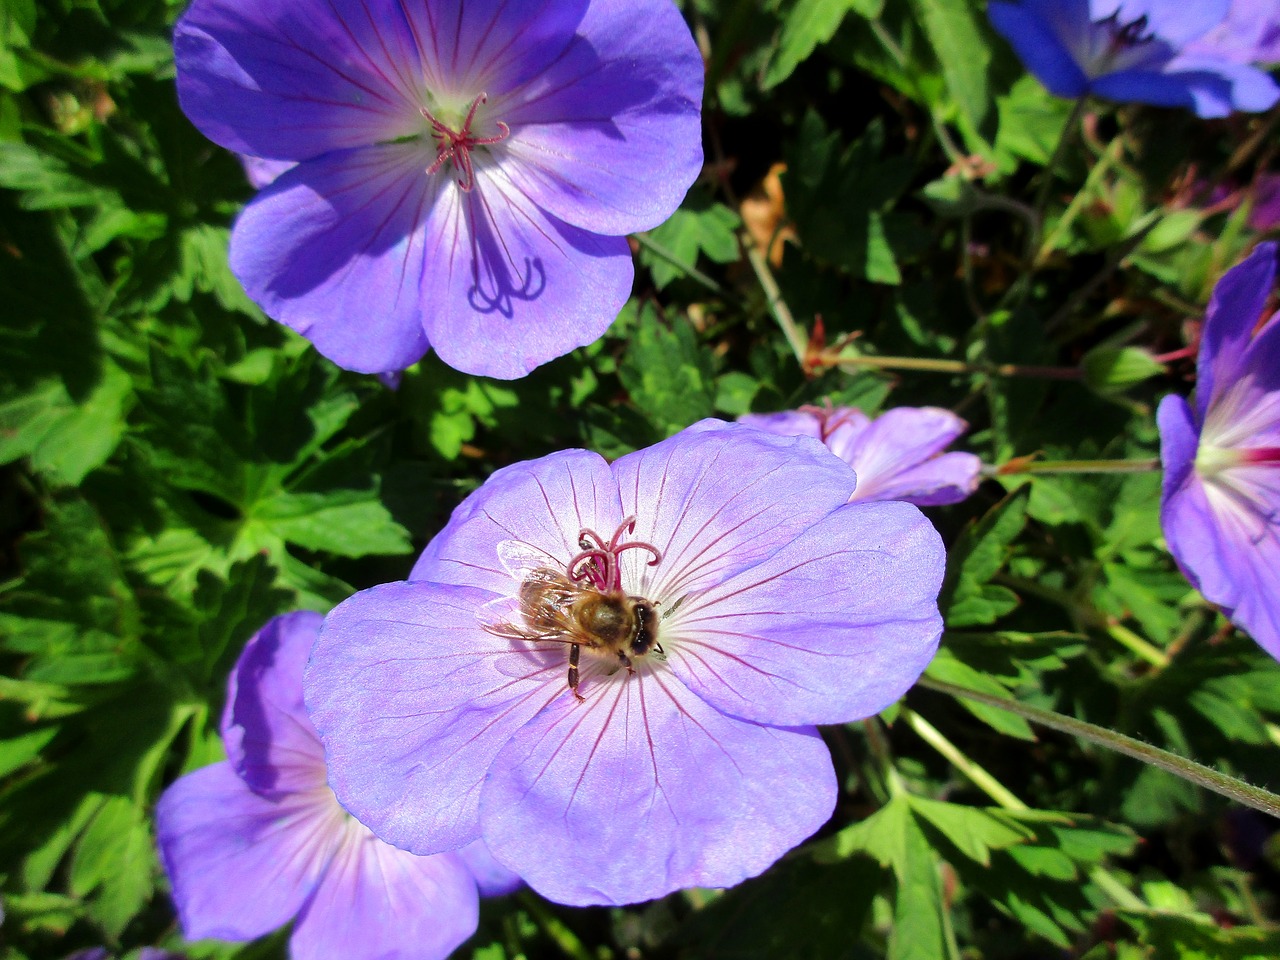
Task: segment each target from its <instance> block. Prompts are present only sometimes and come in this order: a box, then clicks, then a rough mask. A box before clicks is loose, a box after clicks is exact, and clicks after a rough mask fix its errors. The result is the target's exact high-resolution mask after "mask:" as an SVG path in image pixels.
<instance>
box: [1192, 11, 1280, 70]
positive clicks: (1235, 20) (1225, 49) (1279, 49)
mask: <svg viewBox="0 0 1280 960" xmlns="http://www.w3.org/2000/svg"><path fill="white" fill-rule="evenodd" d="M1187 51H1188V52H1189V53H1194V54H1208V55H1210V56H1214V55H1216V56H1221V57H1225V58H1227V59H1228V60H1232V61H1234V62H1236V63H1276V62H1278V61H1280V3H1277V2H1276V0H1231V9H1230V10H1229V11H1228V12H1227V17H1226V19H1225V20H1223V21H1222V23H1220V24H1219V25H1218V26H1216V27H1214V28H1213V29H1212V30H1210V31H1209V32H1208V33H1206V34H1205V35H1204V36H1202V37H1201V38H1200V39H1198V40H1195V41H1193V42H1192V43H1190V44H1189V45H1188V46H1187Z"/></svg>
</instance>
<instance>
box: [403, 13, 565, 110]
mask: <svg viewBox="0 0 1280 960" xmlns="http://www.w3.org/2000/svg"><path fill="white" fill-rule="evenodd" d="M588 5H589V3H588V0H520V2H519V3H512V2H510V0H447V2H440V0H433V2H431V3H421V2H419V3H408V4H406V3H403V2H400V3H398V4H397V6H398V7H399V10H398V12H397V16H400V17H403V18H404V20H405V21H406V22H407V23H408V25H409V29H410V31H411V32H412V34H413V36H414V38H415V39H416V41H417V46H418V51H419V55H420V57H421V60H422V64H423V75H422V78H423V84H424V85H425V87H426V88H427V90H428V91H429V92H430V94H431V96H432V98H433V99H435V100H437V101H439V100H446V101H449V100H452V101H454V103H453V106H454V107H455V109H456V108H461V109H462V110H463V112H464V113H465V109H466V105H467V104H469V103H470V102H471V100H472V99H473V98H474V97H475V96H476V95H477V94H480V93H487V94H488V95H489V98H490V103H493V102H494V101H495V100H497V101H500V100H501V98H502V97H503V96H505V95H506V94H507V93H508V92H509V91H511V90H512V89H516V88H518V87H519V86H520V85H521V84H523V83H525V82H526V81H527V80H528V79H529V78H530V77H533V76H537V75H538V74H541V73H543V72H544V71H545V70H547V69H548V67H549V66H551V65H552V64H553V63H555V62H556V61H557V60H559V58H560V57H561V56H563V55H564V51H565V48H566V47H567V46H568V45H569V43H570V42H571V41H572V40H573V37H574V34H575V32H576V31H577V29H578V26H579V24H580V23H581V22H582V17H583V14H584V13H586V11H587V8H588ZM498 119H501V117H499V118H498Z"/></svg>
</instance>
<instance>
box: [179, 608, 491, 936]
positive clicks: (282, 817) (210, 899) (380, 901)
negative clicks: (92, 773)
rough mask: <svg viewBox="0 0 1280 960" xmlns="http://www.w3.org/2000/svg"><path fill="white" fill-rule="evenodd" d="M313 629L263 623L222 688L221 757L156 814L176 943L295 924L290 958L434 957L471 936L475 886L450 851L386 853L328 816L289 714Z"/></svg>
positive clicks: (297, 620) (320, 767)
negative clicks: (178, 936)
mask: <svg viewBox="0 0 1280 960" xmlns="http://www.w3.org/2000/svg"><path fill="white" fill-rule="evenodd" d="M320 619H321V618H320V616H319V614H314V613H294V614H289V615H287V616H283V617H277V618H276V619H274V620H272V621H271V622H270V623H268V624H267V625H266V626H265V627H264V628H263V629H262V630H261V631H260V632H259V633H258V634H257V635H256V636H254V637H253V639H251V640H250V641H249V644H248V646H246V647H245V650H244V653H242V654H241V656H240V660H239V662H238V663H237V664H236V668H235V670H234V671H232V674H231V678H230V681H229V682H228V691H227V706H226V710H225V712H224V713H223V717H222V738H223V742H224V744H225V745H226V748H227V757H228V759H227V760H226V761H224V762H222V763H215V764H213V765H212V766H209V767H204V768H202V769H200V770H197V771H195V772H194V773H189V774H187V775H186V776H185V777H183V778H182V779H180V780H178V781H177V782H176V783H174V784H173V785H172V786H171V787H169V789H168V790H166V791H165V793H164V795H163V796H162V797H161V798H160V802H159V804H158V805H157V807H156V833H157V837H158V840H159V845H160V856H161V859H162V861H163V863H164V867H165V870H166V872H167V873H168V875H169V881H170V883H171V885H172V888H173V900H174V903H175V905H176V906H177V910H178V918H179V920H180V921H181V922H182V929H183V933H184V934H185V935H186V936H187V937H188V938H190V939H200V938H204V937H216V938H218V939H222V940H251V939H254V938H256V937H259V936H262V935H263V934H266V933H269V932H271V931H272V930H275V929H276V928H277V927H279V926H281V925H283V924H285V923H287V922H288V921H290V920H295V924H294V928H293V934H292V936H291V937H290V940H289V944H290V954H291V956H292V957H293V960H330V958H333V957H339V956H340V957H343V958H346V960H430V958H441V957H445V956H447V955H448V954H449V953H450V951H452V950H453V949H454V947H456V946H458V944H460V943H462V941H464V940H466V939H467V937H469V936H470V935H471V934H472V933H473V932H474V931H475V929H476V920H477V900H478V898H477V893H476V881H475V879H474V878H473V876H472V874H471V872H470V871H469V870H468V869H467V866H466V865H465V862H464V859H463V857H462V856H460V855H459V854H458V853H442V854H440V855H438V856H433V857H415V856H414V855H413V854H411V853H406V852H405V851H403V850H397V849H396V848H395V847H392V846H390V845H389V844H386V843H383V842H382V841H381V840H379V839H378V838H377V837H375V836H374V835H373V834H372V833H370V832H369V830H368V828H367V827H365V826H363V825H362V824H360V823H358V822H357V821H355V820H353V819H352V818H351V817H350V816H349V815H348V814H347V813H346V811H345V810H343V809H342V807H340V806H339V805H338V801H337V800H336V799H335V798H334V795H333V791H332V790H330V789H329V786H328V784H327V783H326V782H325V764H324V753H323V750H322V748H321V746H320V741H319V740H318V739H317V737H316V732H315V728H314V727H312V726H311V722H310V720H308V719H307V715H306V712H305V710H304V709H303V706H302V671H303V666H304V665H305V663H306V660H307V656H308V654H309V653H310V651H311V646H312V644H313V642H314V641H315V638H316V634H317V632H318V631H319V629H320Z"/></svg>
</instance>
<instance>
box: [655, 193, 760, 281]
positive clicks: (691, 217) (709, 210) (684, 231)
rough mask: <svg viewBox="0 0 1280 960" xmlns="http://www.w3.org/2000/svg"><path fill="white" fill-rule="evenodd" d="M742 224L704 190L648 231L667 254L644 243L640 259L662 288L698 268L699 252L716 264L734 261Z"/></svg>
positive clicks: (691, 195) (686, 200)
mask: <svg viewBox="0 0 1280 960" xmlns="http://www.w3.org/2000/svg"><path fill="white" fill-rule="evenodd" d="M741 224H742V220H741V219H740V218H739V217H738V215H737V214H736V213H734V212H733V211H732V210H730V209H729V208H728V207H726V206H725V205H724V204H722V203H713V202H712V201H711V200H710V199H709V198H707V196H706V195H705V194H703V193H701V192H698V193H693V194H690V195H689V196H688V197H686V198H685V201H684V203H682V204H681V205H680V208H679V209H678V210H676V212H675V213H673V214H672V215H671V217H670V218H669V219H668V220H667V221H666V222H665V223H663V224H662V225H661V226H658V227H655V228H654V229H653V230H650V231H649V233H648V234H647V237H648V239H649V241H651V242H652V244H653V245H655V246H656V247H658V248H660V249H661V250H662V251H663V252H664V253H665V254H666V256H661V255H659V254H658V253H656V252H654V250H653V249H652V248H651V247H649V246H646V245H644V244H642V245H641V247H640V262H641V263H644V264H645V265H646V266H648V268H649V273H650V275H651V276H652V277H653V282H654V285H655V286H656V287H657V288H658V289H659V290H661V289H662V288H663V287H665V286H666V285H667V284H669V283H670V282H671V281H672V280H676V279H679V278H680V277H683V276H685V275H686V274H687V273H688V269H689V268H691V267H692V268H696V267H697V265H698V256H699V255H700V254H701V255H703V256H706V257H707V258H708V259H710V260H713V261H714V262H716V263H733V262H734V261H735V260H737V259H738V258H739V257H740V256H741V252H740V251H739V249H738V235H737V229H738V227H739V226H741ZM673 260H674V261H675V262H674V263H673V262H672V261H673ZM682 267H683V269H682Z"/></svg>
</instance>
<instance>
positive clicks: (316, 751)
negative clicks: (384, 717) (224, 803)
mask: <svg viewBox="0 0 1280 960" xmlns="http://www.w3.org/2000/svg"><path fill="white" fill-rule="evenodd" d="M321 619H322V618H321V616H320V614H318V613H313V612H311V611H299V612H297V613H290V614H285V615H284V616H281V617H276V618H275V619H273V620H272V621H271V622H270V623H268V624H267V625H266V626H265V627H263V628H262V629H261V630H260V631H258V632H257V633H256V634H254V635H253V637H252V638H250V640H249V642H248V643H247V644H246V645H245V648H244V652H243V653H241V654H240V659H239V660H238V661H236V666H235V669H234V670H232V671H231V677H230V679H229V680H228V682H227V704H226V708H225V709H224V711H223V714H222V741H223V744H224V745H225V746H226V749H227V759H228V761H229V762H230V763H231V766H232V767H233V768H234V769H235V771H236V773H237V774H238V775H239V776H240V778H241V779H242V780H243V781H244V782H245V783H246V784H247V785H248V786H249V788H250V789H252V790H256V791H258V792H259V793H271V792H273V791H281V790H283V791H287V792H303V791H306V790H310V789H312V788H313V787H315V785H316V782H317V779H318V778H317V776H316V770H317V767H323V766H324V749H323V748H322V747H321V746H320V740H319V738H318V737H317V736H316V731H315V728H314V727H312V726H311V721H310V719H308V717H307V712H306V708H305V707H303V705H302V670H303V668H304V667H305V666H306V664H307V657H309V656H310V655H311V645H312V644H313V643H314V642H315V638H316V634H317V633H319V631H320V621H321Z"/></svg>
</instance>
